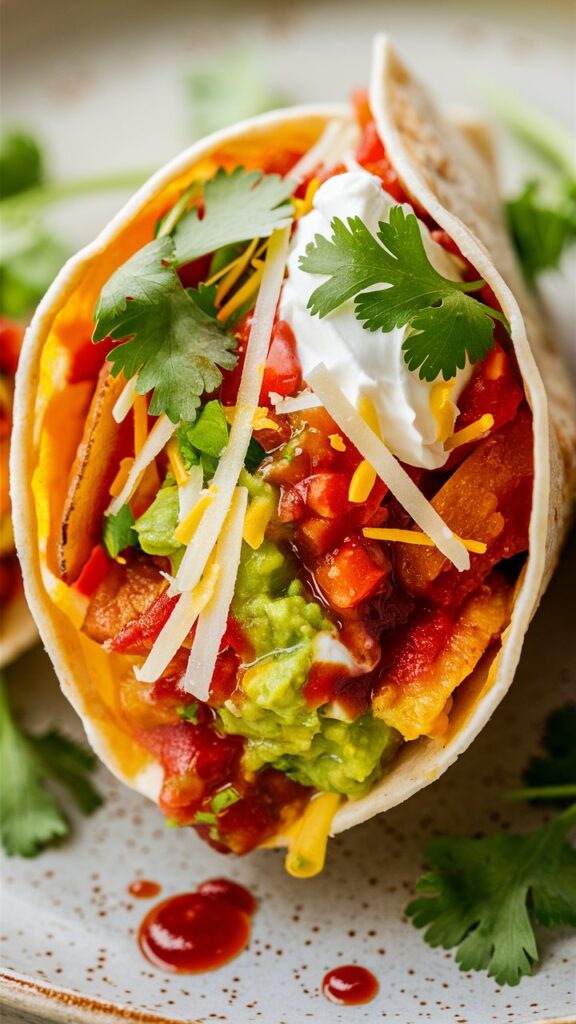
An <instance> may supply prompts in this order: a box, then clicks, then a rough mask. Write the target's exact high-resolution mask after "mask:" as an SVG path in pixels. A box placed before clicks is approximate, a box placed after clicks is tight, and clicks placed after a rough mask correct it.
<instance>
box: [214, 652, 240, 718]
mask: <svg viewBox="0 0 576 1024" xmlns="http://www.w3.org/2000/svg"><path fill="white" fill-rule="evenodd" d="M239 666H240V658H239V657H238V655H237V654H236V652H235V651H233V650H232V649H231V648H230V647H228V649H227V650H224V651H221V652H220V654H219V655H218V657H217V658H216V665H215V666H214V674H213V676H212V680H211V683H210V704H212V705H213V706H214V707H217V708H219V707H222V705H223V704H224V703H225V702H226V701H227V700H228V699H229V698H230V697H231V696H232V694H233V693H234V690H235V689H236V681H237V678H238V668H239Z"/></svg>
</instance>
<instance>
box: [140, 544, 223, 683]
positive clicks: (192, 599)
mask: <svg viewBox="0 0 576 1024" xmlns="http://www.w3.org/2000/svg"><path fill="white" fill-rule="evenodd" d="M219 575H220V567H219V566H218V565H217V564H216V563H215V562H214V560H212V561H211V563H210V565H208V566H206V572H205V574H204V578H203V579H202V582H201V583H199V584H198V586H197V587H196V588H195V589H194V590H192V591H190V592H189V593H187V594H181V595H180V597H179V599H178V601H177V602H176V604H175V605H174V608H173V609H172V612H171V614H170V618H169V619H168V621H167V622H166V623H165V624H164V626H163V627H162V629H161V630H160V632H159V634H158V636H157V637H156V640H155V641H154V645H153V647H152V649H151V651H150V653H149V655H148V657H147V658H146V661H145V662H144V664H143V665H142V666H141V668H137V667H135V668H134V675H135V676H136V679H139V680H140V682H141V683H155V682H156V680H157V679H159V678H160V676H161V675H162V673H163V672H164V671H165V670H166V668H167V667H168V665H169V664H170V662H171V661H172V658H173V657H174V655H175V654H176V653H177V651H179V650H180V648H181V647H182V644H183V643H184V641H185V639H186V637H187V636H188V633H189V632H190V630H191V629H192V626H193V625H194V623H195V622H196V619H197V618H198V616H199V614H200V612H201V611H202V609H203V607H204V605H205V604H206V603H207V602H208V601H209V600H210V598H211V597H212V594H213V593H214V589H215V587H216V583H217V582H218V578H219Z"/></svg>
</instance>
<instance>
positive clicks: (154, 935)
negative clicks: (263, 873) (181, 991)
mask: <svg viewBox="0 0 576 1024" xmlns="http://www.w3.org/2000/svg"><path fill="white" fill-rule="evenodd" d="M255 909H256V901H255V899H254V897H253V896H252V894H251V893H250V892H248V890H247V889H244V887H243V886H241V885H237V884H236V883H235V882H229V881H228V880H227V879H226V878H214V879H211V880H210V881H208V882H203V883H202V884H201V885H199V886H198V888H197V890H196V892H186V893H182V894H181V895H179V896H172V897H170V899H167V900H163V901H162V903H158V904H157V906H155V907H153V908H152V910H151V911H150V912H149V913H148V914H147V915H146V917H145V918H144V920H143V922H142V924H141V926H140V931H139V934H138V944H139V946H140V949H141V951H142V953H143V954H144V956H145V957H146V958H147V960H150V962H151V963H152V964H154V966H155V967H160V968H161V969H162V970H164V971H175V972H177V973H180V974H196V973H199V972H201V971H212V970H214V969H215V968H216V967H222V966H223V964H226V963H228V961H229V960H232V959H233V958H234V957H235V956H238V954H239V953H241V952H242V950H243V949H244V948H245V946H246V945H247V943H248V939H249V938H250V918H251V916H252V914H253V913H254V911H255Z"/></svg>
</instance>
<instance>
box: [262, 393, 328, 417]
mask: <svg viewBox="0 0 576 1024" xmlns="http://www.w3.org/2000/svg"><path fill="white" fill-rule="evenodd" d="M321 405H322V402H321V401H320V399H319V398H318V396H317V395H315V394H314V392H313V391H301V392H300V394H299V395H294V397H293V398H280V397H279V399H278V401H277V402H274V411H275V412H277V413H278V414H279V415H282V413H285V412H286V413H288V412H304V411H305V410H306V409H319V408H320V406H321Z"/></svg>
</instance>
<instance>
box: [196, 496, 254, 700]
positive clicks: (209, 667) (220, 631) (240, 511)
mask: <svg viewBox="0 0 576 1024" xmlns="http://www.w3.org/2000/svg"><path fill="white" fill-rule="evenodd" d="M247 504H248V491H247V490H246V488H245V487H237V488H236V490H235V492H234V495H233V497H232V504H231V506H230V512H229V513H228V517H227V519H226V522H225V523H224V528H223V530H222V533H221V534H220V537H219V539H218V543H217V545H216V562H217V564H218V565H220V566H223V567H224V570H225V571H224V572H222V575H221V578H220V583H219V586H218V588H217V590H216V592H215V593H214V596H213V597H212V599H211V600H210V601H209V602H208V604H207V605H206V606H205V608H204V610H203V611H202V613H201V615H200V617H199V619H198V625H197V627H196V635H195V637H194V643H193V644H192V650H191V651H190V658H189V660H188V666H187V668H186V675H185V677H184V689H185V690H186V692H187V693H191V694H193V695H194V696H195V697H196V698H197V699H198V700H203V701H207V700H208V695H209V689H210V683H211V681H212V676H213V674H214V666H215V664H216V658H217V657H218V651H219V649H220V641H221V640H222V637H223V636H224V632H225V630H226V623H227V622H228V612H229V610H230V605H231V603H232V598H233V596H234V587H235V584H236V576H237V575H238V566H239V564H240V551H241V549H242V528H243V525H244V517H245V515H246V508H247Z"/></svg>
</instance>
